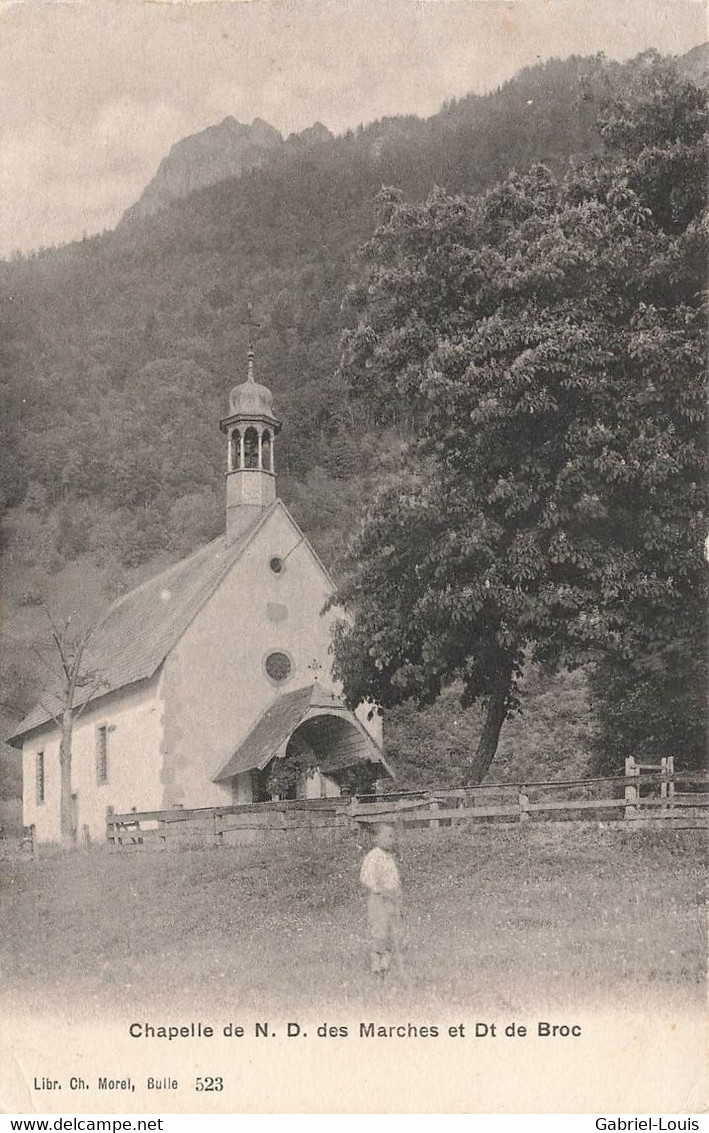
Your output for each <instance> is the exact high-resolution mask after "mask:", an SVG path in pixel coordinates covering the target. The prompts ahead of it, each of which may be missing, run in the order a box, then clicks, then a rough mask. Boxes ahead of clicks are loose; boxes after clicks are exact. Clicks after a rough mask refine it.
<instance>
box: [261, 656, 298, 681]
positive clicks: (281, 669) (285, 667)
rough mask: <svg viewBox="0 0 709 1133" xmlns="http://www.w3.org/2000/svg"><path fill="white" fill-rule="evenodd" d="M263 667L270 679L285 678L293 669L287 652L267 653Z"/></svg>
mask: <svg viewBox="0 0 709 1133" xmlns="http://www.w3.org/2000/svg"><path fill="white" fill-rule="evenodd" d="M265 668H266V672H267V673H268V675H269V677H270V678H271V680H272V681H285V680H287V678H288V677H289V676H290V675H291V672H292V670H293V666H292V664H291V659H290V657H289V656H288V654H287V653H269V655H268V657H267V658H266V666H265Z"/></svg>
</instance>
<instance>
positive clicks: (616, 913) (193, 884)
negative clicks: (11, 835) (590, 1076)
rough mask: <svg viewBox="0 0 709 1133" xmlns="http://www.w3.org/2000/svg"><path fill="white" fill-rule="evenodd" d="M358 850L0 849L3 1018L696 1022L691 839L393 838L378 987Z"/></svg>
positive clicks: (545, 834) (670, 835) (451, 834)
mask: <svg viewBox="0 0 709 1133" xmlns="http://www.w3.org/2000/svg"><path fill="white" fill-rule="evenodd" d="M365 849H366V847H365V846H364V844H363V837H362V836H360V837H359V838H358V837H356V836H355V835H354V834H350V833H343V832H339V833H338V835H337V837H334V836H333V837H331V838H329V839H328V840H322V839H321V840H317V841H314V840H313V839H312V836H310V835H309V836H308V837H307V838H306V837H303V838H302V839H301V840H298V841H296V840H295V839H293V838H292V839H291V840H290V841H289V842H288V843H285V842H282V841H280V842H273V843H270V844H261V845H256V846H251V847H232V848H226V847H224V848H221V849H192V850H190V849H171V850H164V851H152V852H150V851H138V852H121V853H116V852H109V851H108V850H106V849H103V850H102V849H93V850H91V851H89V852H73V853H62V852H55V853H49V852H48V851H45V853H46V856H44V857H41V856H40V858H39V859H38V860H32V859H29V858H23V857H21V856H20V854H19V853H18V851H17V850H15V849H14V848H12V847H10V846H7V847H6V848H5V850H4V851H3V859H2V861H1V862H0V865H1V866H2V875H1V878H0V924H2V933H1V936H0V985H1V986H2V989H3V990H2V993H1V995H2V998H4V999H5V1000H6V1002H7V1003H8V1005H9V1006H17V1005H18V1004H21V1005H22V1006H23V1007H24V1008H25V1009H31V1008H36V1009H39V1008H41V1009H56V1010H57V1011H60V1012H62V1013H64V1014H67V1013H68V1014H69V1015H71V1014H72V1012H78V1013H79V1014H81V1012H83V1011H86V1010H88V1009H90V1010H92V1011H102V1010H107V1011H110V1012H111V1013H112V1014H116V1015H122V1014H123V1013H124V1012H127V1013H134V1011H135V1004H136V1003H139V1004H141V1005H144V1006H147V1005H148V1004H149V1005H151V1007H154V1008H155V1009H160V1008H165V1009H168V1008H169V1007H170V1006H171V1005H172V1006H174V1005H175V1004H176V1003H184V1002H189V1003H190V1004H191V1006H192V1007H193V1008H194V1009H197V1008H199V1009H203V1010H205V1011H207V1010H210V1009H212V1008H214V1007H215V1006H217V1005H218V1006H219V1007H220V1008H222V1009H228V1011H229V1012H231V1013H232V1014H233V1015H234V1017H235V1018H236V1017H237V1016H242V1017H244V1016H249V1017H256V1018H258V1016H259V1013H260V1012H264V1011H266V1010H269V1011H276V1012H278V1013H279V1014H280V1013H283V1014H284V1015H287V1014H288V1012H290V1011H295V1010H298V1009H299V1010H302V1008H303V1007H304V1006H305V1005H308V1006H309V1007H311V1008H313V1009H314V1008H316V1007H317V1008H318V1009H319V1008H321V1007H322V1009H323V1010H325V1009H326V1008H327V1007H328V1006H332V1005H333V1004H335V1005H337V1006H338V1008H339V1010H340V1012H344V1011H350V1012H352V1013H354V1014H356V1013H357V1012H358V1011H360V1010H362V1009H363V1008H364V1007H365V1006H366V1005H368V1004H371V1003H372V1002H381V1001H384V1002H389V1003H392V1004H393V1005H395V1006H396V1007H397V1008H402V1009H404V1008H406V1007H409V1008H411V1009H414V1008H416V1009H418V1010H419V1011H425V1010H430V1011H433V1010H435V1009H437V1008H440V1007H441V1005H445V1006H446V1008H447V1009H450V1010H451V1011H453V1010H454V1009H456V1008H458V1007H460V1008H465V1007H467V1006H471V1005H474V1006H475V1007H476V1008H479V1009H481V1010H482V1009H483V1008H485V1009H488V1010H491V1011H496V1012H501V1011H505V1012H507V1011H509V1012H520V1011H525V1010H531V1009H533V1008H535V1007H541V1006H544V1007H546V1008H547V1009H549V1010H552V1009H553V1010H555V1011H556V1012H557V1013H561V1014H562V1015H563V1013H564V1011H565V1010H566V1009H571V1008H573V1009H578V1008H579V1007H581V1006H584V1005H585V1006H589V1007H594V1006H597V1007H601V1006H606V1007H609V1006H610V1007H613V1008H616V1007H618V1008H620V1007H622V1006H623V1005H627V1006H632V1005H634V1006H635V1007H637V1006H638V1004H642V1006H643V1009H645V1008H646V1007H650V1006H652V1005H653V1004H655V1003H656V1004H657V1006H658V1007H663V1006H670V1007H675V1006H676V1007H678V1008H682V1007H683V1006H687V1007H697V1006H699V1005H700V1004H701V1003H702V1002H703V996H704V984H705V966H706V955H707V942H706V920H705V915H704V882H705V874H706V862H705V850H706V837H705V834H704V833H703V832H702V831H691V830H689V831H671V830H661V831H653V830H644V831H635V832H628V831H627V830H625V829H623V828H620V827H611V826H598V825H596V824H591V823H587V824H580V823H579V824H575V825H573V826H567V825H566V824H544V825H539V826H535V827H532V828H525V829H516V828H511V827H510V828H501V827H497V828H494V827H488V828H478V829H475V830H474V831H471V830H463V829H448V830H438V831H436V830H418V831H416V830H415V831H410V832H404V834H403V835H402V836H401V840H400V847H399V857H400V864H401V871H402V876H403V881H404V888H405V950H404V974H403V976H395V975H391V976H390V977H389V978H388V980H387V981H385V982H384V983H381V982H379V981H377V980H376V979H375V978H374V977H372V976H371V975H370V974H369V972H368V967H367V940H366V929H365V923H364V912H363V902H362V897H361V894H360V892H359V884H358V869H359V863H360V861H361V857H362V854H363V852H364V850H365ZM234 1013H236V1014H234ZM296 1017H297V1016H296Z"/></svg>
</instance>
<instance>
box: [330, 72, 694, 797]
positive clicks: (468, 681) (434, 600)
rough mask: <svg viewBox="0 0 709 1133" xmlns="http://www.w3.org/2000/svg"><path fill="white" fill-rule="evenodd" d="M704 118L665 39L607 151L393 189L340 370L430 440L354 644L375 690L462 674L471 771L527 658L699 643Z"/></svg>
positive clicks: (362, 686)
mask: <svg viewBox="0 0 709 1133" xmlns="http://www.w3.org/2000/svg"><path fill="white" fill-rule="evenodd" d="M706 129H707V106H706V99H705V96H704V93H703V92H701V91H700V90H698V89H697V88H696V87H694V86H693V85H692V84H691V83H689V82H686V81H683V80H682V79H680V78H679V77H678V76H677V74H676V73H675V72H674V71H673V70H672V68H671V67H670V66H668V65H666V64H664V63H663V62H662V61H661V60H659V58H657V57H655V56H653V55H650V56H645V57H641V58H640V59H639V60H638V62H637V66H636V71H635V76H634V81H633V83H632V84H631V86H630V89H629V90H628V91H627V95H626V96H624V97H623V98H622V99H617V100H616V101H615V102H614V103H613V104H612V105H611V106H609V107H608V108H607V109H606V112H605V115H604V120H603V121H602V123H601V132H602V135H603V136H604V138H605V139H606V142H607V145H608V147H609V152H608V155H607V156H606V157H604V158H603V159H598V160H596V161H594V162H593V163H592V164H586V165H585V166H581V167H579V168H577V169H574V170H573V171H572V172H571V173H569V174H568V175H567V176H565V177H564V178H562V179H557V178H556V177H555V176H554V175H553V174H552V173H551V172H550V171H549V170H548V169H547V168H545V167H543V166H537V167H535V168H533V169H532V170H531V171H530V172H529V173H528V174H526V175H524V176H519V175H516V174H514V173H512V174H510V175H509V176H508V177H507V179H506V180H505V181H504V182H502V183H501V184H499V185H497V186H496V187H495V188H493V189H492V190H490V191H488V192H487V193H486V194H484V195H483V196H481V197H479V198H477V199H469V198H466V197H463V196H454V197H451V196H448V195H447V194H445V193H444V192H442V191H440V190H438V191H436V192H434V193H433V195H432V196H431V197H429V199H428V200H427V201H426V202H424V203H423V204H406V203H405V202H404V201H403V200H402V199H401V197H400V195H399V194H397V193H396V192H395V191H391V190H390V191H386V192H384V193H383V194H382V198H381V201H380V204H381V218H380V226H379V228H378V230H377V232H376V234H375V236H374V238H373V239H372V240H371V242H370V243H369V244H368V246H367V247H366V249H365V259H366V270H365V273H364V279H363V283H362V285H361V287H359V288H358V289H357V290H356V291H355V292H354V294H353V299H354V302H355V303H356V304H358V305H359V308H360V321H359V325H358V326H357V328H356V329H355V330H354V331H352V332H351V333H350V334H349V335H348V337H347V339H346V341H345V351H344V361H343V368H344V371H345V373H346V374H347V376H348V379H349V382H350V387H351V390H352V393H353V396H354V397H355V398H356V399H361V400H362V401H364V402H366V403H367V405H368V407H369V408H370V411H371V408H372V406H374V407H376V410H377V412H378V413H379V415H380V419H381V420H382V421H388V420H392V419H393V418H396V419H398V420H401V419H402V417H405V418H406V419H407V420H408V421H409V423H410V428H411V443H410V444H409V446H408V448H407V453H406V456H405V458H404V459H403V461H402V465H401V468H400V469H399V471H398V472H397V473H392V475H391V477H390V479H389V482H388V483H387V484H386V485H385V486H384V488H383V490H382V492H381V493H380V495H379V496H378V498H377V499H376V500H375V501H374V502H373V503H372V505H371V507H370V509H369V511H368V514H367V517H366V520H365V523H364V526H363V529H362V531H361V533H360V534H359V535H358V537H357V538H356V540H355V542H354V544H353V547H352V556H351V566H352V570H351V573H350V575H349V578H348V580H347V581H346V582H345V583H344V584H343V586H342V588H341V591H340V594H339V600H340V601H341V602H342V603H343V604H344V605H345V606H346V607H347V608H348V609H349V610H350V611H351V612H352V614H353V621H352V623H351V625H349V626H344V625H343V626H342V627H341V628H340V632H339V635H338V640H337V644H336V650H337V660H338V665H339V670H340V673H341V675H342V677H343V679H344V683H345V689H346V692H347V695H348V696H349V698H350V699H351V700H352V701H353V702H354V701H357V700H360V699H362V698H365V697H366V698H370V699H372V700H374V701H376V702H378V703H380V704H382V705H383V706H391V705H393V704H397V703H401V702H402V701H405V700H413V701H415V702H418V703H420V704H423V703H427V702H430V701H432V700H434V699H435V698H436V697H437V696H438V695H439V694H440V691H441V689H442V688H443V687H444V685H446V684H447V683H449V682H450V681H452V680H454V679H460V680H462V682H463V686H464V690H465V692H464V697H465V699H466V700H467V701H468V702H472V701H476V700H481V701H482V702H484V704H485V710H486V715H485V723H484V727H483V731H482V735H481V739H480V742H479V745H478V749H477V751H476V752H475V754H474V756H472V758H471V763H470V767H469V774H470V777H471V779H477V778H480V777H482V776H483V775H484V774H485V772H486V771H487V769H488V768H489V765H490V762H491V760H492V758H493V757H494V754H495V751H496V747H497V742H498V738H499V732H500V728H501V726H502V723H503V722H504V719H505V718H506V716H507V714H508V713H509V712H510V710H511V709H513V708H514V707H515V704H516V692H515V690H516V684H517V680H518V678H519V676H520V673H521V669H522V663H523V660H524V659H525V658H526V657H530V656H531V657H532V658H533V659H535V660H537V661H540V662H542V663H544V664H545V665H546V666H548V667H549V668H551V669H554V668H555V667H558V666H560V665H562V664H564V665H578V664H580V663H584V662H587V661H589V660H592V659H596V658H599V657H600V658H612V659H613V660H614V662H615V663H616V664H620V665H622V664H625V663H631V662H635V661H637V659H638V658H640V657H643V656H649V655H652V656H653V657H656V658H657V657H662V656H663V655H665V654H668V655H669V653H670V652H672V651H675V652H676V648H677V646H676V643H677V641H678V640H685V639H686V640H688V641H690V642H694V643H695V645H694V646H690V648H694V647H695V646H696V640H697V636H698V635H699V634H701V626H702V615H701V610H702V604H703V586H704V579H703V563H702V557H701V553H700V551H701V546H702V540H703V534H704V524H703V507H704V499H703V493H704V489H703V485H704V482H705V464H704V443H703V442H704V438H703V411H704V410H703V407H704V396H703V380H702V378H703V372H704V359H705V317H704V312H703V308H702V297H701V290H702V284H703V272H704V264H705V256H706V241H705V237H706V219H705V213H704V209H705V170H706V152H707V151H706Z"/></svg>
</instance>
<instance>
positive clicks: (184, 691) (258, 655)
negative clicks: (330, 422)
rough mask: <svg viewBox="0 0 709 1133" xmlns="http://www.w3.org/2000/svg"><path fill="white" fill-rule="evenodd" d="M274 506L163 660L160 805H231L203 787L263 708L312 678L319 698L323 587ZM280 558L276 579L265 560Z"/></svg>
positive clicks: (326, 617)
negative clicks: (278, 655) (283, 674)
mask: <svg viewBox="0 0 709 1133" xmlns="http://www.w3.org/2000/svg"><path fill="white" fill-rule="evenodd" d="M300 538H301V537H300V535H299V534H298V532H297V530H296V529H295V528H294V526H293V525H292V523H291V522H290V520H289V518H288V516H287V514H286V513H285V512H284V511H283V509H281V508H276V509H274V511H273V512H272V513H271V515H270V516H269V518H268V519H267V520H266V522H265V524H264V525H263V526H262V527H261V529H260V530H259V531H258V533H257V534H256V536H255V537H254V539H253V540H252V541H251V543H250V544H249V545H248V547H247V548H246V549H245V551H244V552H243V553H242V555H241V557H240V558H239V560H238V561H237V563H236V564H235V566H234V567H233V568H232V570H231V571H230V573H229V574H228V575H227V577H226V578H225V579H224V580H223V582H222V583H221V584H220V586H219V588H218V590H217V591H216V592H215V594H214V595H213V596H212V598H211V599H210V601H209V602H208V603H207V604H206V606H205V607H204V608H203V610H202V611H201V613H200V614H199V615H198V617H197V618H196V619H195V621H194V622H193V623H192V625H191V626H190V628H189V629H188V630H187V632H186V633H185V634H184V636H183V638H182V640H181V641H180V642H179V644H178V645H177V646H176V647H175V649H174V650H173V652H172V654H171V655H170V657H169V658H168V659H167V661H166V662H165V671H164V678H163V685H162V690H163V692H162V695H163V697H164V710H165V722H166V723H165V738H164V748H165V750H164V760H165V779H166V787H165V795H164V805H165V806H171V805H174V804H175V803H182V804H183V805H185V806H214V805H218V804H220V803H225V802H231V799H232V795H231V789H230V787H229V785H228V784H227V785H219V784H215V783H212V782H211V780H212V777H213V776H214V775H215V774H216V773H217V772H218V771H219V770H220V769H221V767H222V766H223V765H224V763H226V761H227V759H228V758H229V757H230V755H231V754H232V753H233V751H234V749H235V748H236V747H237V746H238V744H239V743H241V741H242V740H243V739H245V737H246V735H247V734H248V733H249V732H250V730H251V729H252V727H253V726H254V724H255V722H256V720H257V719H258V717H259V716H260V715H261V713H262V712H263V710H264V709H265V708H266V706H267V705H268V704H270V703H272V702H273V701H274V700H276V699H277V698H278V697H280V696H282V695H283V694H284V693H288V692H291V691H293V690H294V689H297V688H302V687H303V686H305V685H310V684H312V683H313V682H314V680H315V679H316V677H317V679H318V680H319V682H320V683H321V684H322V685H323V686H324V687H325V688H327V689H328V690H329V689H331V688H333V682H332V678H331V665H332V656H331V654H330V652H329V649H330V643H331V637H330V625H331V623H332V621H333V620H334V619H335V617H336V615H335V613H334V612H330V613H327V614H323V606H324V605H325V602H326V600H327V598H328V594H329V583H328V580H327V577H326V575H325V574H324V572H323V570H322V568H321V567H320V565H319V564H318V562H317V560H316V559H315V557H314V556H313V554H312V552H311V551H310V550H309V548H308V546H307V544H305V543H299V540H300ZM274 557H279V558H281V559H282V560H283V563H284V565H283V569H282V570H281V571H280V573H275V572H274V571H273V570H271V568H270V566H269V561H270V559H272V558H274ZM273 651H281V652H285V653H286V654H287V655H288V656H289V658H290V659H291V663H292V671H291V674H290V676H289V677H288V679H287V680H285V681H283V682H280V683H274V682H273V681H272V680H271V679H270V678H269V677H268V676H267V674H266V672H265V670H264V662H265V660H266V657H267V656H268V655H269V653H271V652H273Z"/></svg>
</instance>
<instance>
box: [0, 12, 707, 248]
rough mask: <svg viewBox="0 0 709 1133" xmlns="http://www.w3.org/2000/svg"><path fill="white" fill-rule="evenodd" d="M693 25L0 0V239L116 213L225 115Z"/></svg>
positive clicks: (40, 242)
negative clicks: (182, 145)
mask: <svg viewBox="0 0 709 1133" xmlns="http://www.w3.org/2000/svg"><path fill="white" fill-rule="evenodd" d="M708 38H709V33H708V30H707V8H706V5H705V3H704V2H703V0H512V2H502V0H67V2H60V0H0V256H3V257H4V256H9V255H11V254H12V253H13V252H14V251H17V250H19V251H22V252H28V251H31V250H33V249H36V248H39V247H41V246H48V245H52V244H61V243H65V242H67V241H69V240H73V239H78V238H81V236H82V235H83V234H92V233H95V232H99V231H102V230H103V229H106V228H112V227H114V226H115V224H116V223H117V221H118V219H119V218H120V215H121V213H122V212H123V210H124V209H125V208H127V207H128V206H129V205H131V204H133V202H134V201H135V200H137V198H138V197H139V196H140V194H141V192H142V190H143V188H144V187H145V185H146V184H147V182H148V181H149V180H150V179H151V178H152V176H153V175H154V173H155V171H156V169H157V167H158V165H159V163H160V161H161V159H162V158H163V157H164V156H165V155H166V154H167V153H168V151H169V149H170V147H171V145H172V144H173V143H174V142H176V141H178V140H179V139H180V138H182V137H185V136H186V135H187V134H192V133H195V132H196V131H198V130H201V129H203V128H204V127H206V126H209V125H213V124H214V123H216V122H220V121H221V120H222V119H223V118H225V117H226V116H227V115H228V114H231V115H233V116H234V117H235V118H237V119H238V120H239V121H241V122H251V121H252V120H253V119H254V118H255V117H261V118H264V119H265V120H266V121H267V122H270V123H271V124H272V125H273V126H275V127H276V128H277V129H279V130H281V131H282V132H284V133H288V132H290V131H292V130H301V129H303V128H304V127H306V126H309V125H312V123H313V122H315V121H317V120H320V121H321V122H324V123H325V125H327V126H328V127H329V128H330V129H331V130H333V131H334V132H336V133H338V132H340V131H343V130H345V129H347V128H348V127H350V126H351V127H355V126H357V125H358V124H359V123H360V122H365V123H366V122H370V121H372V120H374V119H376V118H380V117H382V116H384V115H390V114H409V113H414V114H419V115H429V114H433V113H435V112H436V111H437V110H438V109H439V107H440V105H441V103H442V102H443V101H444V100H445V99H448V98H451V97H458V96H461V95H464V94H467V93H468V92H469V91H476V92H478V93H483V92H484V91H487V90H490V89H492V88H494V87H496V86H498V85H499V84H500V83H502V82H504V81H505V80H506V79H508V78H510V77H511V76H512V75H513V74H514V73H515V72H516V71H518V70H519V69H520V67H523V66H525V65H527V64H534V63H536V62H537V61H539V60H544V59H547V58H549V57H551V56H557V57H562V58H563V57H565V56H568V55H570V54H574V53H575V54H592V53H596V52H598V51H603V52H605V53H606V55H608V56H609V57H612V58H615V59H625V58H628V57H630V56H632V55H635V54H637V53H638V52H639V51H642V50H644V49H646V48H648V47H656V48H657V49H658V50H660V51H662V52H663V53H670V54H681V53H684V52H685V51H688V50H689V49H690V48H691V47H693V46H695V45H697V44H699V43H702V42H705V41H706V40H707V39H708Z"/></svg>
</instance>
